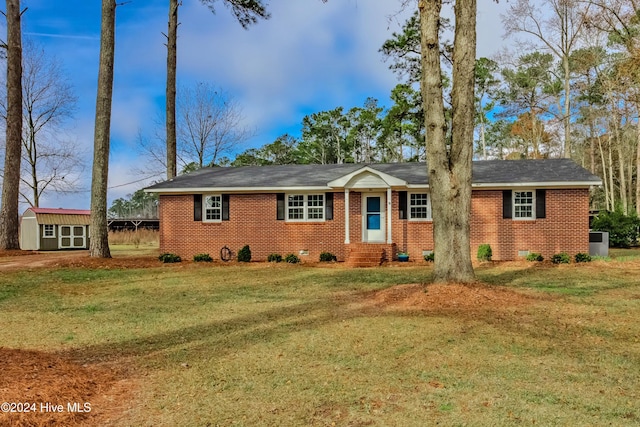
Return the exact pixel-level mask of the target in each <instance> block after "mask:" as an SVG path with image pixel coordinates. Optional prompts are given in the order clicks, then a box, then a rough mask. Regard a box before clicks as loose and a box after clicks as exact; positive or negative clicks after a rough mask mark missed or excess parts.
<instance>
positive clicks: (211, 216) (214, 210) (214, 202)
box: [204, 196, 222, 221]
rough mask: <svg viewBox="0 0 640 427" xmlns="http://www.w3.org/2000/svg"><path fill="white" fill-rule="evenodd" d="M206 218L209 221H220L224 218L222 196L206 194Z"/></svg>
mask: <svg viewBox="0 0 640 427" xmlns="http://www.w3.org/2000/svg"><path fill="white" fill-rule="evenodd" d="M204 218H205V220H207V221H220V220H221V219H222V196H205V198H204Z"/></svg>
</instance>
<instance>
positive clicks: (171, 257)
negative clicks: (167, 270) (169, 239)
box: [158, 253, 182, 264]
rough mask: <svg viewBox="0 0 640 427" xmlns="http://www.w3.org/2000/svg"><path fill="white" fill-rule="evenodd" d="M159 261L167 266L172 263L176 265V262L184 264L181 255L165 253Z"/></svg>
mask: <svg viewBox="0 0 640 427" xmlns="http://www.w3.org/2000/svg"><path fill="white" fill-rule="evenodd" d="M158 259H159V260H160V261H162V262H164V263H165V264H170V263H174V262H182V258H180V256H179V255H176V254H171V253H164V254H161V255H160V256H159V257H158Z"/></svg>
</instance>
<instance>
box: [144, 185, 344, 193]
mask: <svg viewBox="0 0 640 427" xmlns="http://www.w3.org/2000/svg"><path fill="white" fill-rule="evenodd" d="M332 190H334V188H332V187H329V186H312V187H193V188H160V189H152V188H145V189H144V191H145V192H146V193H159V194H180V193H185V194H194V193H196V194H197V193H203V194H204V193H211V194H213V193H216V194H217V193H233V194H238V193H251V194H255V193H285V192H290V193H291V192H299V193H309V192H318V193H319V192H327V191H328V192H330V191H332Z"/></svg>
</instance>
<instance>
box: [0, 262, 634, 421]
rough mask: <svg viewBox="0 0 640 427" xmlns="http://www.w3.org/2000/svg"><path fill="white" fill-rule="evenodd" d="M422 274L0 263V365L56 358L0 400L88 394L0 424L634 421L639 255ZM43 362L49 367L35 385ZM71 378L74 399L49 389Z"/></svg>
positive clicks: (1, 387) (0, 385)
mask: <svg viewBox="0 0 640 427" xmlns="http://www.w3.org/2000/svg"><path fill="white" fill-rule="evenodd" d="M430 269H431V267H430V266H428V265H426V264H421V263H420V264H418V263H417V264H416V265H414V266H409V267H404V266H403V267H383V268H372V269H347V268H344V267H341V266H337V267H336V266H331V267H328V268H323V267H318V266H315V267H306V266H301V265H274V264H266V263H265V264H250V265H221V264H220V263H213V264H206V265H201V264H194V263H182V264H177V265H160V264H159V263H158V266H157V267H153V268H141V269H109V268H83V267H69V268H47V269H45V268H41V269H33V270H30V271H8V272H3V274H2V275H1V276H0V330H2V331H3V336H2V341H1V346H2V348H0V350H4V352H5V353H7V354H9V352H11V353H10V354H11V355H12V357H14V359H12V360H13V361H14V362H12V363H14V367H15V363H17V362H15V360H19V359H18V358H19V357H20V356H19V355H20V354H22V355H23V356H22V357H23V358H24V359H25V360H26V359H27V358H31V357H33V358H37V357H40V358H41V359H42V360H54V361H57V362H55V363H54V362H48V363H49V365H50V367H49V368H46V367H43V368H42V369H39V370H37V372H35V373H34V372H31V371H30V370H31V369H32V368H29V367H28V366H26V367H24V368H22V369H23V372H22V374H23V376H22V377H20V378H14V377H15V375H16V374H15V373H13V374H12V375H13V376H9V377H8V376H7V375H3V376H1V377H0V397H2V399H0V400H3V401H6V400H7V399H8V397H11V398H12V399H13V398H15V399H23V400H24V399H36V398H37V393H36V392H37V391H38V389H39V388H40V392H41V395H42V396H45V395H46V396H47V398H48V399H57V400H60V403H64V404H65V405H66V402H67V399H68V398H69V399H71V398H73V399H74V400H78V399H83V397H84V399H85V400H86V399H90V400H91V401H90V403H91V412H90V413H89V414H75V415H74V417H69V414H68V413H67V414H50V413H49V414H44V413H42V412H41V411H39V412H38V413H35V414H24V413H23V414H15V413H9V414H7V413H4V414H2V413H0V424H3V423H7V420H8V422H9V423H14V424H18V422H22V423H23V424H24V425H28V423H29V422H30V421H33V420H43V419H45V417H49V418H48V419H52V420H54V421H58V422H59V423H60V424H61V425H62V424H64V425H73V423H74V422H77V423H81V422H83V421H84V422H89V424H91V423H95V424H96V425H104V424H109V423H111V425H135V426H152V425H153V426H175V425H180V426H216V425H221V426H236V425H237V426H256V425H267V426H309V425H310V426H325V425H326V426H331V425H337V426H360V425H376V426H424V425H436V424H440V425H477V426H486V425H519V424H523V425H533V424H536V425H621V426H624V425H629V426H632V425H638V423H640V410H639V409H638V405H637V402H638V400H639V398H640V392H638V390H640V370H639V369H638V366H640V260H636V259H629V260H625V261H623V262H621V261H616V260H615V259H614V260H612V261H609V262H605V261H598V262H594V263H590V264H584V265H568V266H559V267H558V266H551V265H536V264H531V263H525V262H518V263H504V264H500V263H495V264H491V263H487V264H483V265H481V266H479V267H478V268H477V270H476V271H477V274H478V277H479V279H480V280H481V281H482V284H479V285H477V286H470V287H465V286H450V287H442V286H434V285H428V286H426V287H424V286H422V285H421V284H423V283H427V282H428V280H429V277H430V272H431V270H430ZM20 352H22V353H20ZM0 363H2V362H0ZM5 363H8V362H5ZM32 365H33V363H31V365H29V366H32ZM51 366H53V367H51ZM74 366H77V373H78V375H79V377H78V379H74V378H73V375H72V373H73V367H74ZM2 368H3V369H4V370H5V371H8V370H9V366H2ZM56 368H58V369H61V370H64V377H63V376H62V375H58V376H57V377H55V376H54V377H51V378H50V377H47V378H48V379H47V382H46V383H44V382H43V381H44V380H42V379H41V377H40V376H39V375H44V374H45V373H46V372H47V371H51V370H55V369H56ZM63 368H64V369H63ZM33 369H35V368H33ZM14 371H15V369H14ZM80 375H81V376H80ZM25 378H31V380H30V381H31V383H30V388H28V389H27V388H25V384H29V381H28V380H25ZM42 378H44V377H42ZM81 379H84V380H81ZM56 380H57V381H56ZM25 381H26V382H25ZM73 381H76V382H77V387H76V390H84V391H76V393H86V395H85V396H82V395H77V394H76V395H74V396H72V397H65V396H67V395H65V394H64V393H63V392H62V391H58V392H55V387H58V388H61V390H62V388H63V387H67V386H69V383H70V382H73ZM92 381H93V384H92ZM80 383H82V384H80ZM16 384H18V385H19V387H18V386H16ZM81 386H82V387H85V388H82V387H81ZM12 387H13V388H12ZM16 387H17V388H16ZM46 387H48V388H49V390H48V391H47V393H48V394H46V393H44V388H46ZM92 387H93V388H92ZM64 390H67V389H64ZM69 393H72V392H71V391H69ZM69 396H71V394H69ZM54 403H55V402H54ZM64 416H67V417H68V418H64V419H63V418H61V417H64Z"/></svg>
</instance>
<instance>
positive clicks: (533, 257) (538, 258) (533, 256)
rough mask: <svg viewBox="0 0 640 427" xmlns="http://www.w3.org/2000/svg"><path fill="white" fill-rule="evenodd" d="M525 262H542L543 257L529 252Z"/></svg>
mask: <svg viewBox="0 0 640 427" xmlns="http://www.w3.org/2000/svg"><path fill="white" fill-rule="evenodd" d="M527 261H531V262H542V261H544V257H543V256H542V255H541V254H539V253H537V252H531V253H530V254H529V255H527Z"/></svg>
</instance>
